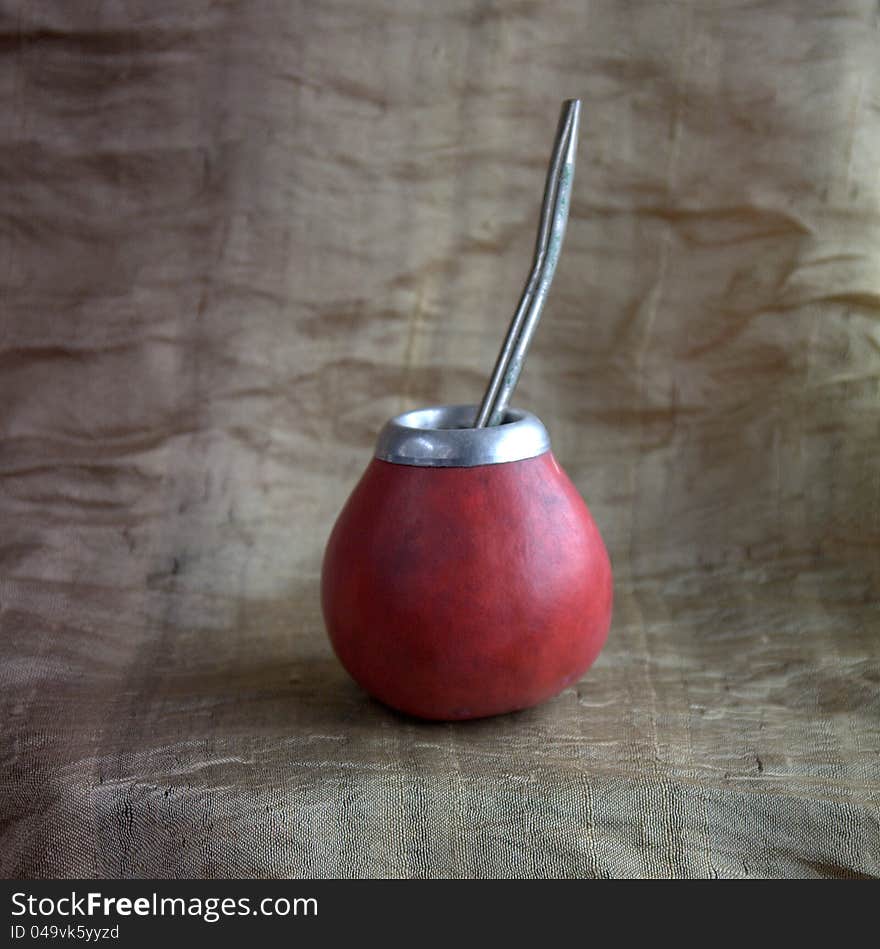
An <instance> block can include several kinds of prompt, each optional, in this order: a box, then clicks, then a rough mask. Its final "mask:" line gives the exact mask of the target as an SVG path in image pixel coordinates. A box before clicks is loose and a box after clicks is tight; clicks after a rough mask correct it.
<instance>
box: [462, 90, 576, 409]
mask: <svg viewBox="0 0 880 949" xmlns="http://www.w3.org/2000/svg"><path fill="white" fill-rule="evenodd" d="M580 111H581V103H580V100H579V99H566V101H565V102H563V103H562V112H561V114H560V116H559V126H558V127H557V129H556V138H555V140H554V142H553V153H552V156H551V158H550V167H549V168H548V169H547V182H546V184H545V185H544V201H543V204H542V205H541V220H540V224H539V226H538V239H537V241H536V242H535V254H534V258H533V261H532V269H531V272H530V274H529V279H528V280H527V281H526V285H525V287H524V289H523V292H522V296H521V297H520V301H519V305H518V306H517V308H516V312H515V313H514V314H513V319H512V320H511V322H510V328H509V329H508V331H507V336H506V337H505V338H504V343H503V345H502V347H501V352H500V353H499V354H498V360H497V362H496V363H495V368H494V369H493V370H492V377H491V378H490V380H489V385H488V386H487V388H486V394H485V395H484V396H483V401H482V402H481V403H480V409H479V411H478V412H477V417H476V420H475V422H474V425H473V427H474V428H485V427H486V426H492V425H500V424H501V422H502V421H503V420H504V414H505V412H506V410H507V406H508V404H509V402H510V397H511V396H512V395H513V390H514V389H515V388H516V384H517V382H518V381H519V376H520V373H521V372H522V367H523V363H524V362H525V358H526V354H527V353H528V349H529V344H530V343H531V341H532V336H533V335H534V333H535V328H536V327H537V325H538V320H539V319H540V318H541V311H542V310H543V309H544V301H545V300H546V298H547V291H548V290H549V289H550V284H551V282H552V280H553V275H554V273H555V272H556V264H557V262H558V261H559V253H560V251H561V250H562V240H563V238H564V237H565V225H566V223H567V222H568V209H569V204H570V202H571V187H572V182H573V180H574V158H575V152H576V151H577V140H578V124H579V120H580Z"/></svg>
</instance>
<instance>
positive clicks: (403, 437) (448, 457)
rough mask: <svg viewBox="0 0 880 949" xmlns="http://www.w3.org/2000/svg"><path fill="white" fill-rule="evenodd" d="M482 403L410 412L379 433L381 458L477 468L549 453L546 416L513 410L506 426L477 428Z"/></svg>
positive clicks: (428, 465) (508, 413)
mask: <svg viewBox="0 0 880 949" xmlns="http://www.w3.org/2000/svg"><path fill="white" fill-rule="evenodd" d="M477 408H478V406H476V405H437V406H432V407H431V408H427V409H416V410H415V411H414V412H405V413H404V414H403V415H398V416H397V417H396V418H393V419H391V420H390V421H388V422H386V424H385V427H384V428H383V429H382V431H381V432H380V433H379V440H378V442H377V444H376V458H379V459H380V460H381V461H390V462H391V463H392V464H395V465H415V466H418V467H423V468H473V467H475V466H476V465H500V464H504V463H505V462H508V461H522V459H524V458H535V457H537V456H538V455H543V454H544V452H545V451H548V450H549V448H550V436H549V435H548V434H547V429H546V428H544V426H543V425H542V424H541V420H540V419H539V418H538V417H537V416H535V415H532V413H531V412H524V411H523V410H522V409H507V411H506V413H505V416H504V421H503V422H502V424H500V425H492V426H490V427H488V428H472V427H471V426H472V425H473V424H474V419H475V418H476V415H477Z"/></svg>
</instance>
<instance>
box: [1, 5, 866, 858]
mask: <svg viewBox="0 0 880 949" xmlns="http://www.w3.org/2000/svg"><path fill="white" fill-rule="evenodd" d="M0 9H2V14H0V31H2V50H0V88H2V90H3V99H4V102H5V104H6V107H5V108H4V109H3V110H2V113H0V148H2V154H3V174H2V175H0V189H2V204H0V207H2V222H3V226H2V228H0V280H2V285H3V287H4V290H3V304H2V336H0V370H2V371H0V431H2V443H0V505H2V507H0V525H2V528H0V624H2V640H0V642H2V645H0V649H2V665H0V742H2V744H0V762H2V763H0V873H2V874H3V875H5V876H25V877H43V876H68V875H71V876H72V875H78V876H107V877H128V876H134V877H141V876H152V877H177V876H182V877H200V876H207V877H218V876H251V875H253V876H258V877H259V876H305V877H324V876H343V877H348V876H391V877H408V876H414V877H445V876H463V877H487V876H523V877H533V876H583V877H594V876H648V877H666V876H672V877H677V876H697V877H704V876H705V877H710V876H718V877H744V876H764V877H784V876H876V875H880V824H878V813H880V808H878V803H880V648H878V618H880V617H878V593H880V466H878V459H877V444H878V443H877V438H878V405H880V398H878V396H880V388H878V378H880V326H878V314H880V258H878V253H880V178H878V175H877V162H878V155H880V14H878V10H877V6H876V4H875V3H873V2H867V0H864V2H862V0H839V2H833V3H828V2H818V0H810V2H806V0H789V2H777V0H773V2H770V0H766V2H761V0H758V2H737V0H729V2H726V0H721V2H718V3H712V4H701V3H696V2H694V3H659V2H648V0H632V2H626V3H621V2H617V0H595V2H592V3H589V4H579V3H567V2H563V0H549V2H540V3H539V2H530V0H524V2H516V3H509V4H495V3H491V2H484V0H452V2H449V3H435V2H432V0H412V2H407V3H400V4H395V3H390V2H388V3H382V2H370V3H361V2H354V0H330V2H320V3H318V2H315V3H304V2H281V0H278V2H274V3H272V2H248V3H244V2H226V3H214V2H207V0H205V2H200V0H186V2H180V0H175V2H171V0H137V2H134V0H129V2H126V3H114V2H103V3H99V4H86V5H80V4H64V3H45V2H44V3H31V2H29V3H24V2H14V0H5V2H3V3H2V8H0ZM570 96H580V97H582V98H583V100H584V113H583V119H582V134H581V148H580V151H579V159H578V168H577V173H576V178H575V188H574V197H573V203H572V216H571V220H570V223H569V230H568V235H567V238H566V245H565V248H564V250H563V253H562V258H561V261H560V265H559V270H558V272H557V276H556V280H555V283H554V286H553V288H552V290H551V293H550V297H549V301H548V305H547V309H546V312H545V314H544V317H543V320H542V323H541V325H540V327H539V329H538V332H537V335H536V338H535V340H534V344H533V347H532V351H531V353H530V356H529V359H528V362H527V365H526V369H525V372H524V374H523V377H522V379H521V382H520V386H519V388H518V390H517V394H516V398H515V403H516V404H518V405H521V406H523V407H525V408H529V409H531V410H532V411H535V412H536V413H537V414H538V415H539V416H540V417H541V418H542V420H543V421H544V422H545V424H546V425H547V427H548V429H549V430H550V433H551V437H552V441H553V447H554V451H555V453H556V456H557V458H558V459H559V461H560V463H561V464H562V465H563V466H564V467H565V468H566V470H567V471H568V472H569V474H570V475H571V477H572V479H573V480H574V482H575V483H576V484H577V486H578V487H579V489H580V491H581V492H582V494H583V495H584V497H585V499H586V500H587V503H588V504H589V506H590V508H591V510H592V512H593V515H594V517H595V518H596V520H597V522H598V524H599V525H600V528H601V530H602V532H603V535H604V537H605V539H606V543H607V546H608V548H609V552H610V554H611V558H612V562H613V564H614V569H615V577H616V588H615V589H616V592H615V613H614V621H613V625H612V629H611V634H610V637H609V641H608V645H607V647H606V648H605V650H604V652H603V654H602V655H601V657H600V658H599V660H598V662H597V663H596V665H595V666H594V667H593V669H592V670H590V672H589V673H588V674H587V675H586V676H585V677H584V679H583V680H582V681H581V682H579V683H578V684H577V685H576V686H575V687H572V688H570V689H568V690H566V691H565V692H564V693H563V694H562V695H560V696H559V697H558V698H556V699H554V700H552V701H550V702H547V703H546V704H544V705H542V706H540V707H538V708H535V709H532V710H529V711H524V712H521V713H517V714H513V715H508V716H504V717H501V718H497V719H491V720H484V721H478V722H473V723H465V724H455V725H450V724H439V725H438V724H434V725H429V724H421V723H419V722H416V721H413V720H409V719H406V718H404V717H401V716H398V715H396V714H394V713H392V712H389V711H388V710H386V709H385V708H383V707H382V706H381V705H379V704H377V703H375V702H373V701H372V700H371V699H369V698H368V697H367V696H365V695H364V694H363V693H362V692H361V691H360V690H359V689H358V688H357V686H356V685H355V684H354V683H353V682H351V681H350V680H349V678H348V677H347V676H346V674H345V672H344V671H343V670H342V668H341V667H340V666H339V664H338V663H337V661H336V660H335V658H334V657H333V654H332V652H331V650H330V647H329V644H328V641H327V639H326V636H325V633H324V630H323V624H322V619H321V615H320V608H319V600H318V582H319V572H320V561H321V554H322V549H323V545H324V543H325V541H326V538H327V536H328V533H329V531H330V528H331V526H332V524H333V521H334V518H335V516H336V514H337V513H338V511H339V509H340V507H341V505H342V504H343V502H344V500H345V498H346V496H347V495H348V493H349V492H350V491H351V489H352V487H353V486H354V484H355V482H356V481H357V478H358V477H359V475H360V473H361V471H362V470H363V468H364V467H365V466H366V463H367V461H368V459H369V456H370V454H371V452H372V448H373V444H374V440H375V436H376V434H377V432H378V430H379V428H380V427H381V425H382V423H383V422H384V421H385V419H387V418H388V417H390V416H391V415H394V414H397V413H398V412H401V411H404V410H406V409H408V408H413V407H417V406H424V405H433V404H441V403H448V402H475V401H478V400H479V398H480V396H481V394H482V391H483V387H484V384H485V381H486V379H487V376H488V373H489V370H490V369H491V366H492V363H493V361H494V357H495V354H496V352H497V349H498V346H499V344H500V341H501V338H502V336H503V334H504V331H505V329H506V326H507V322H508V320H509V317H510V314H511V312H512V311H513V308H514V306H515V304H516V301H517V299H518V296H519V293H520V290H521V287H522V283H523V280H524V278H525V276H526V272H527V269H528V263H529V260H530V257H531V252H532V245H533V240H534V234H535V227H536V224H537V215H538V209H539V205H540V197H541V189H542V187H543V180H544V172H545V168H546V162H547V158H548V154H549V149H550V144H551V140H552V135H553V131H554V129H555V123H556V117H557V114H558V108H559V104H560V102H561V100H562V99H563V98H566V97H570Z"/></svg>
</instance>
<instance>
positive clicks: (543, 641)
mask: <svg viewBox="0 0 880 949" xmlns="http://www.w3.org/2000/svg"><path fill="white" fill-rule="evenodd" d="M611 587H612V581H611V567H610V564H609V562H608V555H607V553H606V551H605V545H604V544H603V542H602V538H601V537H600V536H599V531H598V529H597V528H596V525H595V523H594V522H593V519H592V517H591V516H590V512H589V511H588V510H587V506H586V505H585V504H584V502H583V500H582V499H581V497H580V495H579V494H578V493H577V490H576V489H575V487H574V485H573V484H572V483H571V481H570V480H569V478H568V476H567V475H566V474H565V472H564V471H563V470H562V468H560V467H559V465H558V464H557V462H556V459H555V458H554V457H553V455H552V453H551V452H547V453H546V454H544V455H541V456H540V457H538V458H529V459H526V460H523V461H515V462H509V463H507V464H497V465H481V466H479V467H476V468H417V467H413V466H408V465H396V464H390V463H388V462H385V461H378V460H376V459H374V460H373V461H372V462H371V463H370V465H369V467H368V468H367V470H366V472H365V473H364V475H363V477H362V478H361V481H360V483H359V484H358V485H357V487H356V488H355V490H354V492H353V494H352V495H351V497H350V498H349V500H348V503H347V504H346V505H345V507H344V508H343V510H342V513H341V514H340V515H339V519H338V521H337V522H336V526H335V528H334V529H333V533H332V534H331V536H330V540H329V542H328V544H327V550H326V553H325V555H324V567H323V576H322V603H323V608H324V618H325V620H326V623H327V629H328V632H329V634H330V639H331V641H332V643H333V647H334V649H335V650H336V653H337V655H338V656H339V658H340V660H341V661H342V664H343V665H344V666H345V668H346V669H347V670H348V671H349V672H350V673H351V675H352V676H353V677H354V679H355V680H356V681H357V682H359V683H360V684H361V686H363V688H364V689H366V690H367V692H369V693H371V694H372V695H373V696H375V697H376V698H377V699H380V700H381V701H382V702H385V703H386V704H388V705H390V706H392V707H394V708H396V709H399V710H401V711H403V712H407V713H409V714H411V715H416V716H419V717H422V718H433V719H462V718H479V717H481V716H484V715H496V714H498V713H501V712H509V711H512V710H514V709H520V708H526V707H528V706H530V705H534V704H536V703H537V702H541V701H542V700H544V699H547V698H549V697H550V696H552V695H555V694H556V693H557V692H559V691H561V690H562V689H564V688H565V687H566V686H567V685H570V684H571V683H572V682H574V681H575V680H577V679H578V678H579V677H580V676H581V675H582V674H583V673H584V672H585V671H586V670H587V669H588V668H589V666H590V665H591V664H592V663H593V660H594V659H595V658H596V656H597V655H598V654H599V650H600V649H601V648H602V645H603V644H604V642H605V638H606V636H607V634H608V626H609V624H610V621H611V599H612V591H611Z"/></svg>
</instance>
